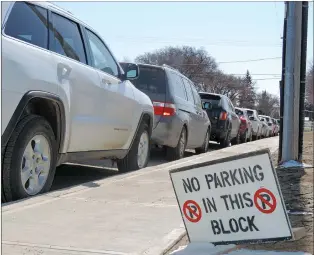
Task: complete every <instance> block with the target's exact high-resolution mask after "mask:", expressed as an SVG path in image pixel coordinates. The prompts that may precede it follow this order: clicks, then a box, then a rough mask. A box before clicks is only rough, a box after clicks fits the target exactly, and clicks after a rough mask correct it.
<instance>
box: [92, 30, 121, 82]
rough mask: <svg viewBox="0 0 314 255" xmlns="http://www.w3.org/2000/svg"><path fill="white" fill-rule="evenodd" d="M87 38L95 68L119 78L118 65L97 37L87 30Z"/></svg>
mask: <svg viewBox="0 0 314 255" xmlns="http://www.w3.org/2000/svg"><path fill="white" fill-rule="evenodd" d="M87 37H88V40H89V44H90V47H91V50H92V55H93V67H95V68H97V69H99V70H101V71H103V72H105V73H108V74H111V75H113V76H116V77H118V75H119V71H118V65H117V63H116V61H115V60H114V58H113V56H112V55H111V53H110V52H109V50H108V49H107V47H106V46H105V45H104V43H103V42H102V41H101V40H100V39H99V37H98V36H97V35H95V34H94V33H93V32H91V31H89V30H88V29H87Z"/></svg>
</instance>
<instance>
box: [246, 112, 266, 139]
mask: <svg viewBox="0 0 314 255" xmlns="http://www.w3.org/2000/svg"><path fill="white" fill-rule="evenodd" d="M245 110H246V112H247V115H248V116H249V120H250V121H251V123H252V138H253V140H257V139H260V138H261V137H262V136H263V133H264V132H266V130H265V128H264V129H263V123H262V122H261V120H260V119H259V116H258V113H257V111H256V110H253V109H245Z"/></svg>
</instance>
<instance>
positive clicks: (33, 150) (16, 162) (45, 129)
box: [2, 115, 57, 202]
mask: <svg viewBox="0 0 314 255" xmlns="http://www.w3.org/2000/svg"><path fill="white" fill-rule="evenodd" d="M36 145H38V146H36ZM56 162H57V143H56V138H55V134H54V132H53V130H52V128H51V126H50V124H49V122H48V121H47V120H46V119H45V118H43V117H41V116H38V115H26V116H25V117H24V118H23V119H21V120H20V121H19V122H18V124H17V126H16V128H15V129H14V131H13V133H12V135H11V137H10V139H9V141H8V144H7V146H6V148H5V151H4V155H3V163H2V192H3V196H4V199H5V201H6V202H10V201H13V200H17V199H22V198H26V197H30V196H35V195H38V194H41V193H44V192H47V191H49V190H50V188H51V185H52V182H53V179H54V176H55V171H56ZM23 165H24V167H23Z"/></svg>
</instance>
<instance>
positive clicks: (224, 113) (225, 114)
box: [219, 112, 227, 120]
mask: <svg viewBox="0 0 314 255" xmlns="http://www.w3.org/2000/svg"><path fill="white" fill-rule="evenodd" d="M219 119H220V120H226V119H227V113H226V112H222V113H220V117H219Z"/></svg>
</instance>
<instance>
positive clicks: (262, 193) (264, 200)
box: [254, 188, 277, 214]
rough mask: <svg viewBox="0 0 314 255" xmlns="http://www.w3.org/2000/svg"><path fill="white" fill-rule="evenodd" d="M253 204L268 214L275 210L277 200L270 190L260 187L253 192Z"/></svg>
mask: <svg viewBox="0 0 314 255" xmlns="http://www.w3.org/2000/svg"><path fill="white" fill-rule="evenodd" d="M254 205H255V206H256V208H257V209H258V210H259V211H260V212H262V213H266V214H270V213H272V212H274V211H275V209H276V206H277V201H276V198H275V196H274V194H273V193H272V192H271V191H270V190H268V189H265V188H260V189H259V190H257V191H256V192H255V194H254Z"/></svg>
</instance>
